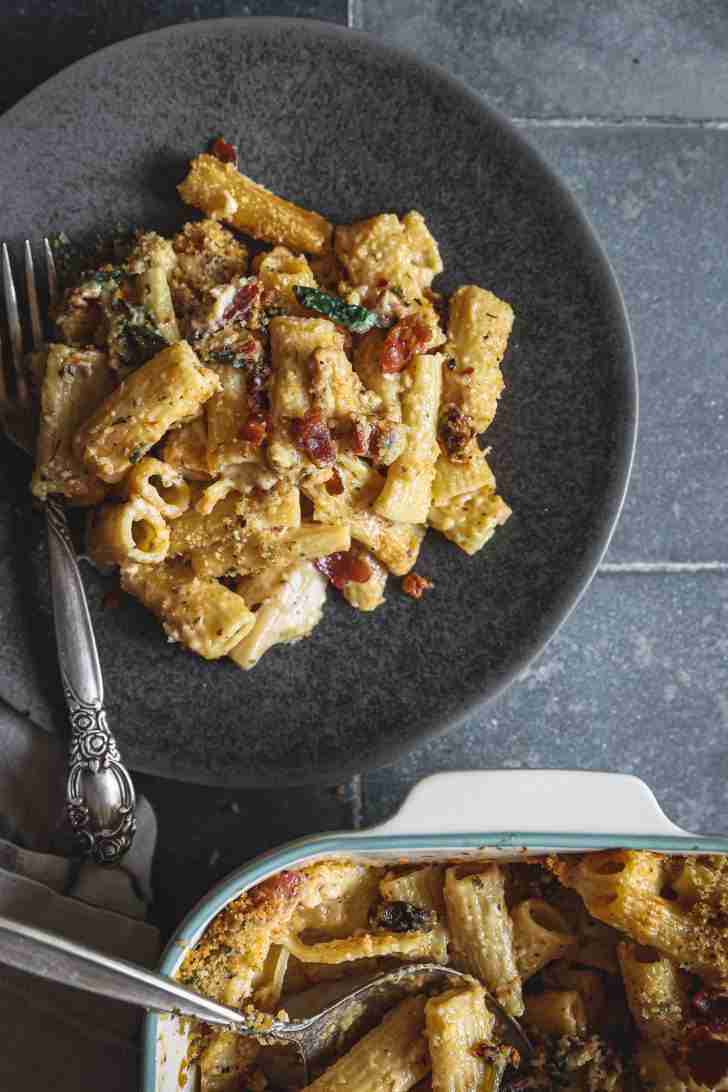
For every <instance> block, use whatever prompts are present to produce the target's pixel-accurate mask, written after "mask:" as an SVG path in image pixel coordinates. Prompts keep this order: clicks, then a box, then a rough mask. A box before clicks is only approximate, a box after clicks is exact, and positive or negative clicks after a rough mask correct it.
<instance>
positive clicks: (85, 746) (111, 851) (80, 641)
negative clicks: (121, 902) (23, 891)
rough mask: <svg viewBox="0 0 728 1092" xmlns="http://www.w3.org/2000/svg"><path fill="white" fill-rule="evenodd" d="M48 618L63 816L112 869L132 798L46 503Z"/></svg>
mask: <svg viewBox="0 0 728 1092" xmlns="http://www.w3.org/2000/svg"><path fill="white" fill-rule="evenodd" d="M46 527H47V531H48V556H49V561H50V576H51V590H52V594H53V618H54V622H55V629H56V644H57V646H58V663H59V666H60V669H61V681H62V683H63V693H64V696H65V699H66V705H67V706H68V715H69V719H70V723H71V739H70V753H69V770H68V780H67V782H66V814H67V816H68V819H69V822H70V824H71V826H72V827H73V831H74V834H75V837H76V843H77V845H78V847H79V850H80V852H81V853H82V854H83V855H84V856H91V857H93V859H94V860H95V861H97V862H98V863H99V864H116V863H118V861H119V860H120V858H121V857H123V855H124V854H125V853H126V851H127V850H128V849H129V847H130V846H131V843H132V841H133V839H134V832H135V830H136V819H135V815H134V809H135V805H136V799H135V795H134V785H133V783H132V780H131V777H130V776H129V771H128V770H127V769H126V767H125V766H124V765H123V763H122V761H121V755H120V754H119V749H118V747H117V745H116V740H115V739H114V736H113V734H112V732H111V730H110V729H109V726H108V723H107V720H106V710H105V709H104V684H103V679H102V677H101V665H100V664H99V655H98V652H97V650H96V638H95V637H94V631H93V626H92V624H91V616H90V614H89V609H88V603H87V602H86V593H85V591H84V588H83V581H82V580H81V573H80V572H79V568H78V561H77V559H76V552H75V550H74V548H73V543H72V542H71V536H70V535H69V532H68V522H67V520H66V513H65V510H64V508H63V504H62V502H61V501H59V500H58V499H57V498H55V497H49V498H48V501H47V502H46Z"/></svg>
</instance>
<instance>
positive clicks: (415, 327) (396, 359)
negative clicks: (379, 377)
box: [379, 315, 430, 375]
mask: <svg viewBox="0 0 728 1092" xmlns="http://www.w3.org/2000/svg"><path fill="white" fill-rule="evenodd" d="M429 340H430V328H429V326H428V325H427V323H426V322H423V320H422V319H421V318H420V317H419V315H405V317H404V318H403V319H401V320H400V321H399V322H398V323H397V325H396V326H394V327H393V328H392V329H391V330H390V331H389V333H388V334H387V336H386V338H385V339H384V345H383V346H382V355H381V357H380V360H379V364H380V367H381V369H382V371H383V372H384V373H385V374H386V375H393V374H395V373H396V372H401V371H403V370H404V369H405V368H406V367H407V365H408V364H409V362H410V360H411V359H412V357H413V356H414V355H415V353H421V352H422V351H423V349H426V348H427V344H428V342H429Z"/></svg>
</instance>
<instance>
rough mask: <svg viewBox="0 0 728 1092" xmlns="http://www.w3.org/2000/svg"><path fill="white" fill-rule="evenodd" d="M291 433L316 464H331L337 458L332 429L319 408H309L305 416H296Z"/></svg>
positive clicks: (292, 422)
mask: <svg viewBox="0 0 728 1092" xmlns="http://www.w3.org/2000/svg"><path fill="white" fill-rule="evenodd" d="M291 433H292V435H293V438H294V440H295V441H296V443H297V444H298V445H299V447H301V448H302V449H303V451H305V453H306V454H307V455H308V457H309V459H310V460H311V462H312V463H315V464H316V466H330V465H331V464H332V463H333V462H334V460H335V459H336V449H335V447H334V441H333V437H332V435H331V430H330V429H329V426H328V425H327V424H326V421H325V420H324V418H323V416H322V415H321V414H320V413H319V411H318V410H309V411H308V413H307V414H306V415H305V417H296V418H294V420H293V421H291Z"/></svg>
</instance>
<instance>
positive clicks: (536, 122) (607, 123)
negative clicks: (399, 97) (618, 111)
mask: <svg viewBox="0 0 728 1092" xmlns="http://www.w3.org/2000/svg"><path fill="white" fill-rule="evenodd" d="M357 2H358V0H350V3H352V4H354V3H357ZM510 121H512V122H513V124H514V125H518V126H521V127H522V128H533V129H619V128H634V129H647V128H650V129H673V128H674V129H717V130H728V119H727V118H680V117H670V116H669V115H660V114H654V115H651V114H644V115H635V116H631V115H625V116H623V117H619V116H615V117H609V116H608V115H605V116H602V115H598V114H594V115H583V116H582V117H559V116H554V117H536V116H534V117H529V116H524V117H511V118H510Z"/></svg>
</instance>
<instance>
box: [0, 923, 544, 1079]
mask: <svg viewBox="0 0 728 1092" xmlns="http://www.w3.org/2000/svg"><path fill="white" fill-rule="evenodd" d="M0 963H4V964H7V965H9V966H11V967H17V968H18V969H19V970H22V971H27V972H29V973H30V974H35V975H38V976H40V977H41V978H45V979H50V980H51V981H54V982H60V983H61V984H63V985H66V986H73V987H74V988H75V989H79V990H86V991H87V992H89V993H94V994H99V995H100V996H102V997H108V998H111V999H113V1000H115V1001H124V1002H126V1003H127V1004H131V1005H139V1006H141V1007H142V1008H144V1009H147V1010H150V1011H152V1012H158V1013H171V1014H173V1015H175V1016H185V1017H192V1018H194V1019H196V1020H202V1021H204V1022H205V1023H206V1024H214V1025H216V1026H218V1027H222V1028H227V1029H229V1030H231V1031H235V1032H237V1033H238V1034H239V1035H244V1036H250V1037H252V1038H255V1039H258V1041H259V1042H261V1043H262V1044H264V1045H265V1046H280V1047H283V1046H287V1047H292V1048H293V1049H294V1051H295V1054H296V1056H297V1060H298V1070H299V1072H300V1074H301V1076H302V1079H303V1083H304V1084H305V1083H307V1082H308V1079H309V1074H310V1071H311V1069H312V1067H315V1066H316V1064H317V1062H318V1061H319V1060H321V1059H322V1058H324V1057H325V1056H326V1055H327V1054H328V1053H331V1051H332V1048H336V1047H340V1045H341V1041H342V1034H343V1030H342V1029H345V1034H346V1038H347V1040H348V1039H349V1037H350V1036H351V1038H357V1037H359V1036H360V1035H361V1034H363V1031H364V1030H368V1029H369V1027H371V1026H372V1025H373V1023H375V1022H376V1021H377V1019H379V1018H380V1017H381V1016H382V1015H383V1014H384V1012H386V1011H387V1010H388V1009H390V1008H391V1007H392V1006H393V1005H395V1004H396V1003H397V1002H398V1001H400V1000H402V999H403V998H404V997H407V996H409V995H411V994H415V993H427V992H429V993H437V992H438V991H440V990H443V989H445V988H452V987H457V986H465V985H466V984H467V983H468V982H469V981H472V980H471V979H469V978H468V976H467V975H464V974H462V973H461V972H460V971H456V970H453V969H452V968H451V967H441V966H439V965H438V964H436V963H409V964H404V965H403V966H401V967H398V968H397V969H396V970H394V971H389V972H387V973H386V974H380V975H377V976H376V977H375V978H373V979H372V980H371V981H369V982H367V983H365V984H364V985H359V986H357V987H356V988H355V989H354V990H353V991H351V990H350V992H348V993H347V994H346V995H345V996H344V997H340V998H339V999H337V1000H336V1001H334V1002H333V1003H331V1004H329V1005H328V1006H327V1007H326V1008H325V1009H324V1010H323V1011H322V1012H319V1013H317V1014H315V1015H312V1016H308V1017H305V1018H303V1019H298V1020H292V1021H290V1022H288V1021H283V1020H276V1019H274V1018H273V1017H271V1016H268V1015H267V1014H266V1013H261V1012H255V1011H254V1010H253V1009H252V1008H251V1009H249V1010H248V1011H245V1012H240V1011H238V1010H237V1009H231V1008H228V1007H227V1006H225V1005H220V1004H218V1002H217V1001H212V1000H210V998H208V997H204V996H203V995H202V994H201V993H198V992H197V991H196V990H190V989H188V988H187V987H186V986H182V985H180V983H179V982H176V981H175V980H174V979H172V978H168V977H167V976H166V975H161V974H157V973H156V972H155V971H148V970H147V969H146V968H144V967H140V966H139V965H138V964H136V963H131V962H129V961H128V960H125V959H116V958H114V957H113V956H109V955H106V954H105V953H104V952H100V951H98V950H97V949H95V948H88V947H86V945H84V944H78V943H77V942H76V941H73V940H67V939H66V938H65V937H62V936H59V935H58V934H56V933H51V932H48V931H47V930H45V929H36V928H35V927H34V926H31V925H26V924H24V923H23V922H20V921H15V920H14V919H12V918H7V917H2V916H0ZM342 987H343V988H349V987H348V986H347V983H345V982H344V983H342ZM486 1004H487V1006H488V1008H489V1009H490V1010H491V1011H492V1012H493V1013H494V1015H495V1016H496V1018H497V1019H498V1021H499V1025H500V1029H501V1031H502V1035H503V1038H504V1040H505V1041H506V1042H508V1043H510V1044H511V1045H513V1046H514V1047H515V1048H516V1049H517V1050H518V1052H519V1054H520V1055H521V1057H523V1058H528V1057H529V1056H530V1055H531V1054H532V1053H533V1048H532V1046H531V1044H530V1042H529V1040H528V1038H527V1036H526V1035H525V1033H524V1031H523V1029H522V1028H521V1026H520V1024H519V1023H518V1021H517V1020H515V1019H514V1018H513V1017H512V1016H510V1015H509V1014H508V1013H507V1012H506V1011H505V1009H503V1007H502V1006H501V1005H500V1004H499V1003H498V1002H497V1001H496V1000H495V998H493V997H491V996H490V995H489V994H487V993H486ZM504 1069H505V1063H504V1064H503V1066H502V1067H501V1075H502V1072H503V1070H504ZM507 1087H508V1086H507V1084H502V1085H500V1088H501V1090H502V1092H505V1090H506V1088H507Z"/></svg>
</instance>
